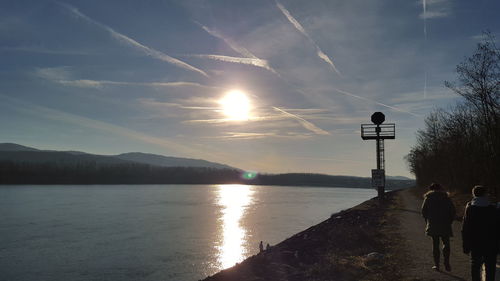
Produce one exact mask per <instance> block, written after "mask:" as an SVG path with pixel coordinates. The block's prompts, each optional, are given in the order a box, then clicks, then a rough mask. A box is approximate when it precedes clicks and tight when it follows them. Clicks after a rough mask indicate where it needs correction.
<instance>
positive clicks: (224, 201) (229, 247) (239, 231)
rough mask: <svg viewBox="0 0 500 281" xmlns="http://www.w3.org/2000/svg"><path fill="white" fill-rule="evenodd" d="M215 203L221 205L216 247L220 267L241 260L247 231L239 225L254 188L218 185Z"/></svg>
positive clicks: (243, 254)
mask: <svg viewBox="0 0 500 281" xmlns="http://www.w3.org/2000/svg"><path fill="white" fill-rule="evenodd" d="M217 192H218V198H217V199H218V200H217V203H218V205H219V206H221V207H222V217H221V218H220V220H221V224H222V242H221V244H220V246H219V247H218V250H219V253H218V256H219V263H220V266H221V268H222V269H224V268H228V267H231V266H233V265H234V264H236V263H237V262H240V261H242V260H243V258H244V256H245V254H246V252H247V251H246V250H245V248H244V246H243V244H244V242H245V240H246V239H247V231H246V229H245V228H243V227H242V225H241V218H242V217H243V215H244V214H245V211H246V208H247V207H248V205H249V204H250V203H251V202H252V201H253V193H254V190H253V188H252V186H249V185H240V184H234V185H219V186H218V190H217Z"/></svg>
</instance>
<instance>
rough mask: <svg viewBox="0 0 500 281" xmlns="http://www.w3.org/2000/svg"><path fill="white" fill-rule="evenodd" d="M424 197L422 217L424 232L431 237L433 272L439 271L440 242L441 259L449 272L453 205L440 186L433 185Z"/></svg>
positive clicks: (453, 215) (453, 214)
mask: <svg viewBox="0 0 500 281" xmlns="http://www.w3.org/2000/svg"><path fill="white" fill-rule="evenodd" d="M429 189H430V191H429V192H427V193H426V194H425V195H424V202H423V204H422V216H423V217H424V219H425V222H426V227H425V232H426V234H427V235H429V236H430V237H432V255H433V257H434V266H433V267H432V268H433V269H435V270H439V259H440V252H441V251H440V249H439V246H440V241H439V240H441V241H442V242H443V258H444V267H445V269H446V271H451V265H450V237H452V236H453V231H452V228H451V224H452V223H453V219H454V218H455V215H456V214H455V205H453V202H452V201H451V199H450V198H449V197H448V193H446V192H445V191H444V189H443V187H442V186H441V185H440V184H437V183H433V184H431V185H430V186H429Z"/></svg>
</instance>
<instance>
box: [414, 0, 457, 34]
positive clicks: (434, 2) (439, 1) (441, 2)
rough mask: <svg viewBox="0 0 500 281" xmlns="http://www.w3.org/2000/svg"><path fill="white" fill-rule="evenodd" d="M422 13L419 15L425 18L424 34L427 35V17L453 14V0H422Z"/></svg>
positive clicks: (432, 17) (442, 16)
mask: <svg viewBox="0 0 500 281" xmlns="http://www.w3.org/2000/svg"><path fill="white" fill-rule="evenodd" d="M421 1H422V13H421V14H420V15H419V17H420V18H421V19H423V20H424V34H425V35H426V36H427V27H426V20H427V19H435V18H444V17H447V16H449V15H450V14H451V12H452V3H451V0H421Z"/></svg>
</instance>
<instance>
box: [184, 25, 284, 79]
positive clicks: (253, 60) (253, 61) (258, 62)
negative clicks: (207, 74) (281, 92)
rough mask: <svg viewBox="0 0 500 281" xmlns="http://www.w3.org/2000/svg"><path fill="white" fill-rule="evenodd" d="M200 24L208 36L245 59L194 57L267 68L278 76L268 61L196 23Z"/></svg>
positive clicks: (218, 56) (210, 56) (217, 56)
mask: <svg viewBox="0 0 500 281" xmlns="http://www.w3.org/2000/svg"><path fill="white" fill-rule="evenodd" d="M195 23H196V24H198V25H199V26H200V27H201V28H202V29H203V30H205V31H206V32H207V33H208V34H210V35H212V36H214V37H216V38H218V39H220V40H222V41H224V43H226V45H228V46H229V47H230V48H231V49H232V50H233V51H235V52H237V53H238V54H240V55H242V56H244V57H243V58H237V57H231V56H221V55H193V56H196V57H201V58H208V59H213V60H219V61H224V62H232V63H242V64H249V65H254V66H258V67H262V68H265V69H267V70H269V71H271V72H273V73H274V74H277V75H279V74H278V72H276V70H274V69H273V68H272V67H271V66H270V65H269V62H268V61H267V60H264V59H260V58H258V57H257V56H255V55H254V54H252V53H251V52H250V51H249V50H247V49H246V48H245V47H242V46H240V45H239V44H237V43H236V42H234V41H233V40H231V39H230V38H228V37H226V36H224V35H222V34H221V33H220V32H218V31H217V30H215V29H210V28H208V27H206V26H204V25H202V24H200V23H198V22H195Z"/></svg>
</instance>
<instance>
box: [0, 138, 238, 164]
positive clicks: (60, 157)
mask: <svg viewBox="0 0 500 281" xmlns="http://www.w3.org/2000/svg"><path fill="white" fill-rule="evenodd" d="M0 161H14V162H27V163H51V162H56V163H60V164H61V163H64V164H77V163H89V162H93V163H97V164H98V165H112V164H126V163H141V164H148V165H153V166H160V167H201V168H215V169H236V168H233V167H230V166H228V165H224V164H219V163H215V162H209V161H206V160H201V159H190V158H179V157H168V156H163V155H157V154H148V153H140V152H130V153H123V154H119V155H111V156H110V155H98V154H90V153H85V152H81V151H56V150H39V149H36V148H32V147H27V146H23V145H19V144H15V143H0Z"/></svg>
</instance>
